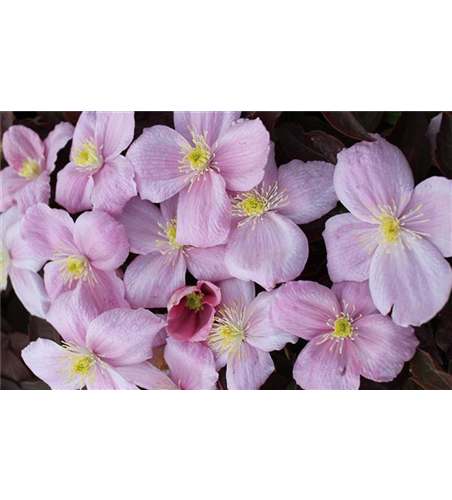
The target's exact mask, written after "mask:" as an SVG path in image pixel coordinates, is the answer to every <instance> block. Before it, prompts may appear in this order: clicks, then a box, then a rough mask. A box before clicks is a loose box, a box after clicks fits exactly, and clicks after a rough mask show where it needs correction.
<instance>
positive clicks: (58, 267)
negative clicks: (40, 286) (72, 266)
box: [44, 260, 77, 301]
mask: <svg viewBox="0 0 452 500" xmlns="http://www.w3.org/2000/svg"><path fill="white" fill-rule="evenodd" d="M64 270H65V263H64V261H62V260H55V261H53V262H48V263H47V264H46V265H45V266H44V284H45V288H46V291H47V293H48V294H49V297H50V300H51V301H54V300H55V299H57V298H58V297H59V296H60V295H61V294H62V293H65V292H69V291H70V290H74V289H75V287H76V286H77V281H72V282H70V281H65V280H64V278H63V276H62V274H63V272H64Z"/></svg>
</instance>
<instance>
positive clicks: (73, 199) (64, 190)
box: [55, 163, 94, 214]
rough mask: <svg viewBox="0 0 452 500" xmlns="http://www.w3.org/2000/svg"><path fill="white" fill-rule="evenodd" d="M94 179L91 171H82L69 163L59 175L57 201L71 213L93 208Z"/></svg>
mask: <svg viewBox="0 0 452 500" xmlns="http://www.w3.org/2000/svg"><path fill="white" fill-rule="evenodd" d="M93 188H94V180H93V177H92V175H89V172H88V171H87V172H82V171H80V170H78V169H77V167H76V166H75V165H74V164H73V163H68V164H67V165H66V166H65V167H64V168H63V170H60V172H58V175H57V184H56V194H55V200H56V202H57V203H58V204H59V205H61V206H62V207H64V208H65V209H66V210H67V211H68V212H70V213H71V214H75V213H77V212H82V211H83V210H90V209H91V208H92V203H91V193H92V192H93Z"/></svg>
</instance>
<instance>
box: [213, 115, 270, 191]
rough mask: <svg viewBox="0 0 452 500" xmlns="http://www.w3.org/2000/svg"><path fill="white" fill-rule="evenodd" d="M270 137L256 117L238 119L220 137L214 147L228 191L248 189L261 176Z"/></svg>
mask: <svg viewBox="0 0 452 500" xmlns="http://www.w3.org/2000/svg"><path fill="white" fill-rule="evenodd" d="M269 151H270V136H269V134H268V131H267V129H266V128H265V127H264V125H263V124H262V122H261V121H260V120H259V119H256V120H241V121H240V122H238V123H236V124H235V125H233V126H232V127H230V128H228V129H227V130H226V131H225V133H224V134H223V135H222V136H221V138H220V140H219V143H218V147H217V149H216V150H215V162H216V163H217V166H218V168H219V169H220V175H221V176H222V177H223V179H224V180H225V181H226V188H227V189H228V190H231V191H247V190H249V189H252V188H253V187H254V186H257V184H259V182H261V181H262V179H263V177H264V169H265V165H266V164H267V159H268V154H269Z"/></svg>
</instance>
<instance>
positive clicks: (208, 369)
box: [123, 338, 218, 390]
mask: <svg viewBox="0 0 452 500" xmlns="http://www.w3.org/2000/svg"><path fill="white" fill-rule="evenodd" d="M164 354H165V361H166V363H167V365H168V375H166V374H165V373H164V372H163V371H160V370H158V369H157V368H156V367H155V366H152V365H151V364H150V363H143V364H142V365H141V366H140V369H139V371H138V370H137V369H136V368H135V367H133V368H132V369H131V372H132V373H131V376H132V377H133V380H134V382H135V383H136V384H137V385H139V386H140V387H143V388H144V389H153V390H159V389H160V390H164V389H169V390H171V389H183V390H214V389H216V383H217V380H218V373H217V371H216V369H215V360H214V357H213V354H212V352H211V351H210V349H209V348H208V347H206V346H204V345H202V344H201V343H200V342H178V341H177V340H174V339H171V338H169V339H168V342H167V344H166V347H165V351H164ZM123 373H126V374H127V369H125V370H124V369H123Z"/></svg>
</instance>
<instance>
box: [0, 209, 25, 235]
mask: <svg viewBox="0 0 452 500" xmlns="http://www.w3.org/2000/svg"><path fill="white" fill-rule="evenodd" d="M21 219H22V214H21V213H20V212H19V209H18V207H17V206H14V207H11V208H9V209H8V210H6V211H5V212H3V213H2V214H0V224H1V229H2V239H5V236H4V235H6V234H7V233H8V230H9V229H10V228H11V227H13V226H14V225H15V224H16V223H17V222H19V221H20V220H21Z"/></svg>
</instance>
